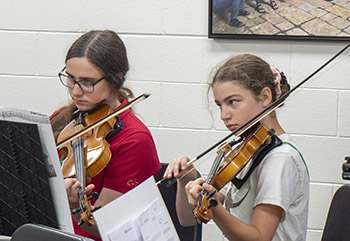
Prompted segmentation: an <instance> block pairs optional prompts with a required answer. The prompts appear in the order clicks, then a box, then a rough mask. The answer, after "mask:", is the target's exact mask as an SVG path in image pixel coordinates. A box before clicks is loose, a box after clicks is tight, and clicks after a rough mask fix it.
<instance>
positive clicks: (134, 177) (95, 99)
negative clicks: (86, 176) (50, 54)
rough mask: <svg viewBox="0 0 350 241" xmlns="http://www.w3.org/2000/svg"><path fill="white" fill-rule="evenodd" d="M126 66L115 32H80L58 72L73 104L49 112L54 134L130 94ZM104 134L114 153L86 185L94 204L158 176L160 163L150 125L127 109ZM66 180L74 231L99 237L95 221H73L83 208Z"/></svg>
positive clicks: (124, 101)
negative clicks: (94, 196)
mask: <svg viewBox="0 0 350 241" xmlns="http://www.w3.org/2000/svg"><path fill="white" fill-rule="evenodd" d="M128 70H129V64H128V59H127V52H126V48H125V46H124V43H123V41H122V40H121V39H120V38H119V36H118V35H117V34H116V33H115V32H113V31H110V30H104V31H97V30H93V31H90V32H87V33H85V34H83V35H82V36H81V37H79V38H78V39H77V40H76V41H75V42H74V43H73V44H72V46H71V47H70V49H69V50H68V53H67V56H66V60H65V66H64V68H63V69H62V70H61V71H60V73H59V78H60V81H61V82H62V84H63V86H65V87H67V88H68V91H69V95H70V97H71V104H69V105H68V106H64V107H62V108H60V109H59V110H57V111H56V112H55V113H54V114H53V115H52V116H51V117H50V119H51V125H52V129H53V132H54V136H55V138H56V139H57V136H59V134H60V132H61V130H62V129H63V128H64V127H65V126H66V125H67V124H68V123H69V122H70V121H72V120H73V118H74V116H77V115H79V114H81V115H82V116H85V115H89V114H90V113H94V111H95V110H96V109H98V108H99V106H101V105H102V104H107V105H108V106H109V107H110V108H111V109H112V110H115V109H117V108H118V107H121V106H123V105H126V104H127V102H128V99H129V97H132V95H133V94H132V92H131V90H130V89H128V88H126V87H125V86H124V81H125V75H126V73H127V72H128ZM105 139H106V140H107V141H108V144H109V149H110V150H111V153H112V156H111V158H110V161H109V162H108V164H107V166H106V167H105V168H103V170H102V171H101V172H100V173H98V174H97V175H96V176H94V177H93V178H92V179H91V181H90V182H89V183H88V185H87V188H86V191H87V193H90V192H91V191H93V192H97V193H98V194H99V197H98V198H97V200H96V201H95V200H91V204H92V205H93V206H94V207H100V206H104V205H106V204H107V203H109V202H111V201H112V200H114V199H116V198H118V197H120V196H121V195H122V194H123V193H125V192H127V191H129V190H130V189H132V188H134V187H135V186H137V185H138V184H140V183H142V182H143V181H144V180H146V179H147V178H148V177H150V176H152V175H153V176H156V175H157V173H158V171H159V170H160V167H161V165H160V163H159V160H158V155H157V151H156V147H155V144H154V141H153V138H152V135H151V133H150V131H149V130H148V129H147V127H146V126H145V125H144V124H143V123H142V122H141V121H140V120H139V119H138V118H137V117H136V116H135V115H134V114H133V112H132V111H131V110H126V111H124V112H122V113H121V114H120V115H118V116H117V117H116V124H115V125H114V127H113V130H112V131H111V132H109V133H108V135H107V137H106V138H105ZM64 181H65V186H66V191H67V195H68V200H69V205H70V208H71V210H74V213H73V217H74V220H73V223H74V230H75V233H76V234H78V235H81V236H85V237H89V238H93V239H95V240H100V235H99V233H98V230H97V227H96V225H92V226H89V225H87V224H86V223H83V224H82V225H81V226H78V225H77V222H79V221H80V218H81V210H80V211H78V212H76V210H77V208H78V207H79V198H78V194H77V190H78V188H79V187H81V183H80V182H78V181H77V179H75V178H66V179H65V180H64ZM120 208H123V207H120ZM116 212H117V211H116ZM116 218H117V216H116Z"/></svg>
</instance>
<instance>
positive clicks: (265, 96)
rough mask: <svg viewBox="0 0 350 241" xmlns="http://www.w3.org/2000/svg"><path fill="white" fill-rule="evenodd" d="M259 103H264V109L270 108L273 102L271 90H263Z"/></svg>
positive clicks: (266, 88)
mask: <svg viewBox="0 0 350 241" xmlns="http://www.w3.org/2000/svg"><path fill="white" fill-rule="evenodd" d="M258 99H259V101H260V102H261V103H262V105H263V107H264V108H266V107H267V106H269V105H270V104H271V102H272V92H271V89H270V88H268V87H265V88H263V89H262V90H261V92H260V94H259V96H258Z"/></svg>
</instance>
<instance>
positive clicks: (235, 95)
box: [214, 94, 240, 103]
mask: <svg viewBox="0 0 350 241" xmlns="http://www.w3.org/2000/svg"><path fill="white" fill-rule="evenodd" d="M235 97H240V95H239V94H233V95H229V96H227V97H226V98H224V100H223V101H224V102H225V101H228V100H229V99H231V98H235ZM214 101H215V103H219V101H217V100H214Z"/></svg>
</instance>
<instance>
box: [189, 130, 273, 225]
mask: <svg viewBox="0 0 350 241" xmlns="http://www.w3.org/2000/svg"><path fill="white" fill-rule="evenodd" d="M271 133H272V132H269V130H268V129H267V127H266V126H264V125H262V124H260V125H259V126H258V127H257V128H256V129H255V130H254V131H253V132H252V133H250V134H249V135H248V136H247V137H246V138H244V139H243V140H242V142H241V143H240V144H239V145H238V146H237V147H236V148H234V149H232V147H231V145H230V144H229V143H227V144H225V145H223V146H222V147H221V148H220V149H219V152H220V153H221V154H222V155H223V154H225V155H226V156H225V157H223V165H221V166H219V168H218V170H215V172H214V175H213V176H212V178H210V179H209V180H208V179H207V183H208V184H210V185H212V186H213V187H214V188H215V189H216V190H217V191H219V190H220V189H222V188H223V187H224V186H225V185H226V184H227V183H228V182H229V181H231V180H232V179H233V178H235V177H236V175H237V174H238V173H239V172H240V171H241V170H242V169H243V168H244V167H245V166H246V165H247V164H248V162H249V160H251V159H252V158H254V156H255V155H257V154H258V152H259V148H260V147H261V146H262V145H263V144H264V143H265V142H266V141H268V140H269V138H270V137H271ZM210 202H211V200H208V193H207V192H204V193H203V194H201V197H200V200H199V204H198V205H197V207H196V208H195V209H194V210H193V214H194V217H195V218H196V219H197V220H199V221H201V222H203V223H207V222H208V221H209V220H210V219H212V216H213V215H212V211H211V210H210V207H211V206H212V205H211V204H210Z"/></svg>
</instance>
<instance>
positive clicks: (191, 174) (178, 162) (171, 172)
mask: <svg viewBox="0 0 350 241" xmlns="http://www.w3.org/2000/svg"><path fill="white" fill-rule="evenodd" d="M189 160H190V159H189V158H188V157H179V158H177V159H175V160H173V161H172V162H170V163H169V164H168V167H167V169H166V170H165V172H164V175H163V177H164V178H172V177H175V178H180V177H182V176H184V178H182V179H183V180H184V181H186V182H188V181H189V180H194V179H196V178H197V171H196V169H194V168H193V165H189V166H187V163H188V161H189Z"/></svg>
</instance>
